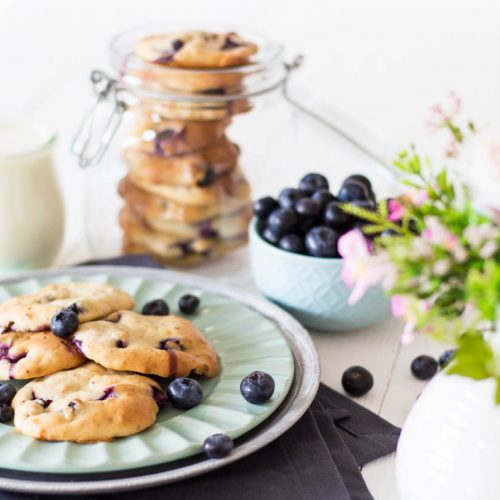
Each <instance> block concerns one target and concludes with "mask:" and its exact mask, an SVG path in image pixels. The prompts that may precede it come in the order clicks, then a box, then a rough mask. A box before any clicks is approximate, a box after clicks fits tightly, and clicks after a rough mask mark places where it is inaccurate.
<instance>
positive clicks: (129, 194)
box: [118, 177, 250, 224]
mask: <svg viewBox="0 0 500 500" xmlns="http://www.w3.org/2000/svg"><path fill="white" fill-rule="evenodd" d="M118 192H119V194H120V196H121V197H122V198H123V199H124V200H125V201H126V202H127V204H128V205H129V206H130V207H131V208H132V210H133V211H134V212H135V213H138V214H139V215H141V216H143V217H144V218H146V219H149V218H155V219H163V220H166V221H175V222H184V223H186V224H195V223H201V222H203V221H205V220H206V219H208V218H213V217H217V216H222V215H229V214H232V213H234V212H237V211H239V210H242V209H243V208H245V207H246V206H248V204H249V201H250V188H249V185H248V183H246V182H242V183H240V184H239V185H237V186H235V189H234V190H233V193H232V195H231V196H227V197H224V199H222V200H219V202H218V203H213V204H211V205H199V206H196V205H186V204H182V203H177V202H175V201H171V200H167V199H165V198H162V197H161V196H158V195H154V194H151V193H148V192H147V191H145V190H143V189H141V188H139V187H138V186H136V185H135V184H134V183H133V182H132V181H131V180H130V178H129V177H125V178H124V179H122V180H121V181H120V183H119V186H118Z"/></svg>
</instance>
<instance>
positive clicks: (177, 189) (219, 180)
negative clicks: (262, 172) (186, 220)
mask: <svg viewBox="0 0 500 500" xmlns="http://www.w3.org/2000/svg"><path fill="white" fill-rule="evenodd" d="M129 177H130V180H131V181H132V182H133V183H134V184H135V185H137V186H138V187H140V188H141V189H143V190H144V191H147V192H148V193H151V194H155V195H158V196H161V197H162V198H165V199H167V200H170V201H173V202H175V203H179V204H183V205H194V206H206V205H212V204H217V203H223V202H224V200H226V199H227V198H231V197H233V196H234V194H235V193H236V192H237V190H238V189H239V188H240V185H241V184H248V183H247V181H246V180H245V178H244V177H243V173H242V172H241V170H240V168H239V167H236V168H235V169H234V170H233V171H231V172H229V173H227V174H225V175H221V176H219V177H215V178H214V179H206V181H205V182H203V183H202V185H197V186H175V185H171V184H159V183H153V182H148V181H145V180H144V179H142V178H141V177H140V176H139V175H137V173H134V172H130V174H129Z"/></svg>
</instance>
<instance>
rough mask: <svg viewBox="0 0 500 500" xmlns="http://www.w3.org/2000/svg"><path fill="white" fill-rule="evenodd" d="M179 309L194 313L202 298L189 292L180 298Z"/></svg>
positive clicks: (186, 312) (185, 312)
mask: <svg viewBox="0 0 500 500" xmlns="http://www.w3.org/2000/svg"><path fill="white" fill-rule="evenodd" d="M178 305H179V309H180V310H181V312H183V313H184V314H193V313H194V312H195V311H196V309H198V306H199V305H200V299H199V298H198V297H197V296H196V295H191V294H190V293H187V294H186V295H183V296H182V297H181V298H180V299H179V304H178Z"/></svg>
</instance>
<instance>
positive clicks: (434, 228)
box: [422, 216, 459, 252]
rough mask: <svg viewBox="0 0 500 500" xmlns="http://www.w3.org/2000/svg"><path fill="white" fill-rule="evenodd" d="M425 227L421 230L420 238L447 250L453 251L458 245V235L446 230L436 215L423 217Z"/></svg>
mask: <svg viewBox="0 0 500 500" xmlns="http://www.w3.org/2000/svg"><path fill="white" fill-rule="evenodd" d="M425 225H426V228H425V229H424V230H423V231H422V238H424V240H427V241H428V242H429V243H431V244H433V245H438V246H441V247H443V248H445V249H446V250H448V251H449V252H451V251H453V250H454V249H455V248H456V247H457V246H458V245H459V241H458V237H457V236H455V235H454V234H453V233H451V232H450V231H448V230H447V229H446V228H445V227H444V226H443V224H441V222H440V221H439V219H438V218H437V217H434V216H432V217H426V218H425Z"/></svg>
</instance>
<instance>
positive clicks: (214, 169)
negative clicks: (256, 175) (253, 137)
mask: <svg viewBox="0 0 500 500" xmlns="http://www.w3.org/2000/svg"><path fill="white" fill-rule="evenodd" d="M239 153H240V150H239V148H238V146H236V144H233V143H231V142H229V141H228V140H227V139H226V138H225V137H223V138H222V139H220V140H219V141H218V142H216V143H215V144H212V145H211V146H207V147H206V148H203V149H199V150H198V151H194V152H193V153H186V154H182V155H177V156H170V157H168V158H166V157H164V156H160V155H159V154H157V153H151V152H148V151H144V150H141V148H140V146H139V145H134V146H128V147H127V148H125V152H124V157H125V161H126V162H127V165H128V167H129V170H130V176H131V177H132V178H133V179H134V180H136V181H140V182H143V183H153V184H168V185H176V186H186V187H191V186H198V187H204V186H207V185H210V184H211V183H213V182H214V181H215V180H216V179H217V178H218V177H220V176H222V175H225V174H227V173H229V172H231V171H232V170H234V168H235V166H236V162H237V161H238V156H239Z"/></svg>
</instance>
